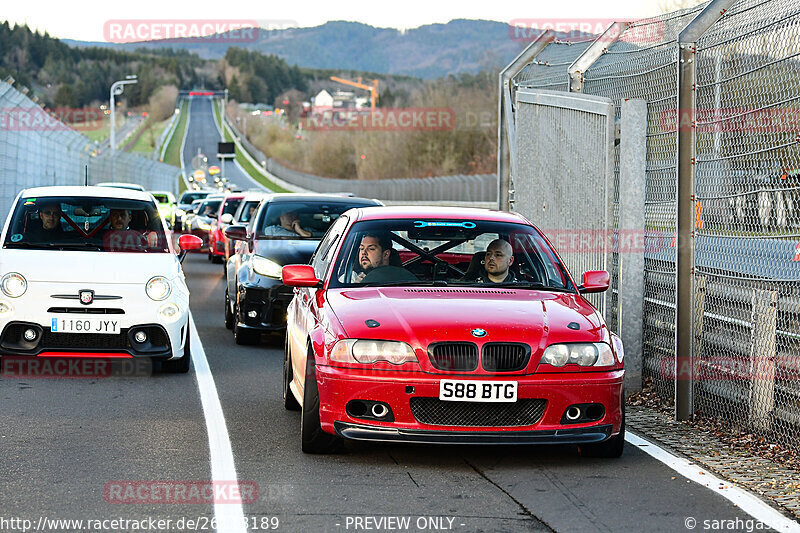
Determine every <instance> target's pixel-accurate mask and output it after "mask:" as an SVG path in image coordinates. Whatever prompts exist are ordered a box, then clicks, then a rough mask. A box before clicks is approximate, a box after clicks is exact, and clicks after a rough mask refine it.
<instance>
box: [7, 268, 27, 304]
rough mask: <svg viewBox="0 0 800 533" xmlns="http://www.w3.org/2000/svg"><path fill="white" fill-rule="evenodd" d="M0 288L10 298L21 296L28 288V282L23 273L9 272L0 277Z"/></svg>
mask: <svg viewBox="0 0 800 533" xmlns="http://www.w3.org/2000/svg"><path fill="white" fill-rule="evenodd" d="M0 290H2V291H3V294H5V295H6V296H8V297H10V298H19V297H20V296H22V295H23V294H25V291H27V290H28V282H27V281H26V280H25V276H23V275H22V274H19V273H17V272H9V273H8V274H6V275H5V276H3V278H2V279H0Z"/></svg>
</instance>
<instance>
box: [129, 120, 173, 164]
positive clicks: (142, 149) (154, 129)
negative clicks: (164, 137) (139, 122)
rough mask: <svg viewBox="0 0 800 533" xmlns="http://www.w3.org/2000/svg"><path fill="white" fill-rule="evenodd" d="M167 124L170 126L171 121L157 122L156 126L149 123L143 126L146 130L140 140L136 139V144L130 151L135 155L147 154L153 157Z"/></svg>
mask: <svg viewBox="0 0 800 533" xmlns="http://www.w3.org/2000/svg"><path fill="white" fill-rule="evenodd" d="M167 124H169V119H167V120H163V121H161V122H157V123H155V124H153V123H152V122H150V121H148V122H147V123H146V124H145V125H144V126H143V127H144V130H143V131H142V133H141V134H140V135H139V137H138V139H136V144H134V145H133V147H132V148H131V149H130V151H131V152H133V153H135V154H147V155H148V156H149V155H151V154H152V153H153V150H155V148H156V142H157V141H158V138H159V137H160V136H161V134H162V133H163V132H164V128H166V127H167Z"/></svg>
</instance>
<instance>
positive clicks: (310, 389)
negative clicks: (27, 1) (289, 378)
mask: <svg viewBox="0 0 800 533" xmlns="http://www.w3.org/2000/svg"><path fill="white" fill-rule="evenodd" d="M301 410H302V413H301V415H300V448H301V449H302V450H303V453H319V454H323V453H337V452H340V451H342V450H343V449H344V442H343V441H342V439H341V438H339V437H337V436H336V435H331V434H330V433H325V432H324V431H322V426H321V425H320V421H319V389H318V388H317V371H316V365H315V364H314V353H313V352H311V350H309V354H308V357H306V383H305V387H304V389H303V406H302V408H301Z"/></svg>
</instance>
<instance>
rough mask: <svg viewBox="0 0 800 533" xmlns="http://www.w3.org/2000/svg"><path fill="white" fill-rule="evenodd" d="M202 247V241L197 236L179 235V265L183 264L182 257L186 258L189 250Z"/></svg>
mask: <svg viewBox="0 0 800 533" xmlns="http://www.w3.org/2000/svg"><path fill="white" fill-rule="evenodd" d="M202 246H203V239H201V238H200V237H198V236H197V235H192V234H190V233H187V234H185V235H181V236H180V237H179V238H178V247H180V249H181V251H180V254H178V259H179V260H180V262H181V263H183V259H184V257H186V253H187V252H188V251H189V250H199V249H200V248H202Z"/></svg>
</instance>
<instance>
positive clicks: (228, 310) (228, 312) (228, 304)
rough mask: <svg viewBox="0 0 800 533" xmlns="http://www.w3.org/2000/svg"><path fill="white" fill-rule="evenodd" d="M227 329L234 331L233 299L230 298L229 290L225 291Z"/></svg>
mask: <svg viewBox="0 0 800 533" xmlns="http://www.w3.org/2000/svg"><path fill="white" fill-rule="evenodd" d="M225 327H226V328H227V329H233V312H232V311H231V299H230V298H229V297H228V289H225Z"/></svg>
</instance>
